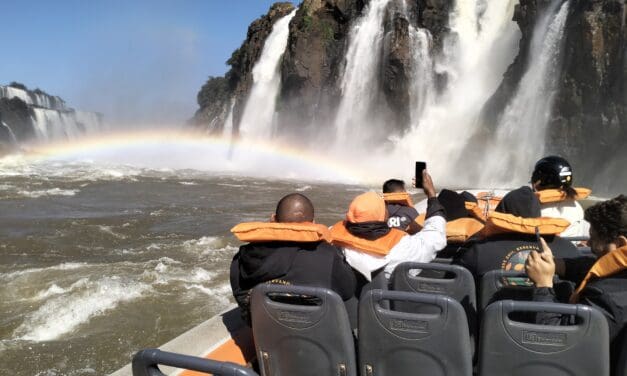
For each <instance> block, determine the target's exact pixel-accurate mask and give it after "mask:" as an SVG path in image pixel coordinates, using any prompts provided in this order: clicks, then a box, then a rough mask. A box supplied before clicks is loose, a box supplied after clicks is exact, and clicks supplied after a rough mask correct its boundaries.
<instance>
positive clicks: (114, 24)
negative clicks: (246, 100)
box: [0, 0, 295, 123]
mask: <svg viewBox="0 0 627 376" xmlns="http://www.w3.org/2000/svg"><path fill="white" fill-rule="evenodd" d="M294 2H295V1H294ZM272 3H274V1H271V0H127V1H125V0H61V1H50V0H38V1H34V0H29V1H19V0H2V1H0V14H1V15H2V29H3V32H2V33H0V47H1V49H2V54H1V56H0V84H8V83H9V82H11V81H18V82H22V83H24V84H26V86H28V87H29V88H35V87H40V88H41V89H43V90H45V91H47V92H49V93H50V94H55V95H59V96H61V97H62V98H64V99H65V100H66V101H67V102H68V104H69V105H70V106H72V107H75V108H80V109H85V110H91V111H99V112H102V113H104V114H105V117H106V118H107V119H108V120H109V121H110V122H125V123H133V122H137V123H147V122H158V123H167V122H176V121H182V120H185V119H187V118H189V117H191V116H192V115H193V113H194V111H195V110H196V109H197V105H196V94H197V92H198V90H199V89H200V87H201V86H202V84H203V83H204V82H205V81H206V79H207V77H208V76H210V75H222V74H224V73H225V72H226V70H227V66H226V65H225V61H226V60H227V59H228V58H229V57H230V56H231V52H233V50H235V49H236V48H237V47H239V45H240V44H241V42H242V41H243V40H244V39H245V38H246V31H247V29H248V25H249V24H250V22H252V21H253V20H254V19H256V18H258V17H259V16H261V15H262V14H265V13H266V12H267V10H268V9H269V7H270V5H271V4H272Z"/></svg>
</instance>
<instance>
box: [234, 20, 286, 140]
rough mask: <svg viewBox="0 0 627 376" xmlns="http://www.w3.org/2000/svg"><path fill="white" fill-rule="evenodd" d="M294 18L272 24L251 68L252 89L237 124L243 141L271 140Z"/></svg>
mask: <svg viewBox="0 0 627 376" xmlns="http://www.w3.org/2000/svg"><path fill="white" fill-rule="evenodd" d="M294 15H296V9H295V10H293V11H292V12H291V13H290V14H288V15H287V16H285V17H283V18H281V19H279V20H278V21H277V22H276V23H275V24H274V26H273V27H272V32H271V33H270V35H268V38H267V39H266V41H265V43H264V46H263V51H262V52H261V56H260V58H259V61H258V62H257V63H256V64H255V66H254V68H253V86H252V89H251V91H250V96H249V97H248V100H247V102H246V107H245V109H244V113H243V115H242V120H241V122H240V132H241V133H242V134H243V136H244V137H262V138H270V137H272V136H273V133H274V131H275V129H274V126H275V113H276V98H277V95H278V94H279V90H280V88H281V72H280V63H281V57H282V56H283V53H284V52H285V48H286V47H287V40H288V37H289V31H290V29H289V25H290V21H291V20H292V18H294Z"/></svg>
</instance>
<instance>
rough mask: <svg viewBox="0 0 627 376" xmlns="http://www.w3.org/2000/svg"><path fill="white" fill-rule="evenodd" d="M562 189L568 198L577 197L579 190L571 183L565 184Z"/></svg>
mask: <svg viewBox="0 0 627 376" xmlns="http://www.w3.org/2000/svg"><path fill="white" fill-rule="evenodd" d="M561 189H562V192H564V193H565V194H566V197H567V198H568V199H570V200H574V199H576V198H577V191H576V190H575V188H573V187H572V186H571V185H563V186H562V188H561Z"/></svg>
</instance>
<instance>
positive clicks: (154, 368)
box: [132, 349, 258, 376]
mask: <svg viewBox="0 0 627 376" xmlns="http://www.w3.org/2000/svg"><path fill="white" fill-rule="evenodd" d="M160 364H161V365H164V366H170V367H175V368H182V369H187V370H192V371H198V372H206V373H208V374H213V375H215V376H258V375H257V373H256V372H255V371H253V370H252V369H250V368H246V367H244V366H240V365H239V364H235V363H230V362H219V361H216V360H211V359H206V358H198V357H195V356H189V355H183V354H176V353H171V352H166V351H161V350H158V349H145V350H141V351H139V352H138V353H137V354H135V356H134V357H133V363H132V367H133V376H165V374H164V373H163V372H161V370H160V369H159V365H160Z"/></svg>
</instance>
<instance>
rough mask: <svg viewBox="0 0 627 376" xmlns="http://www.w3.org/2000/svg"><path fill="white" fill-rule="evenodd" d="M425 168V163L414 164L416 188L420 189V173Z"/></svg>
mask: <svg viewBox="0 0 627 376" xmlns="http://www.w3.org/2000/svg"><path fill="white" fill-rule="evenodd" d="M426 168H427V162H416V188H422V172H423V171H424V170H425V169H426Z"/></svg>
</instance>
